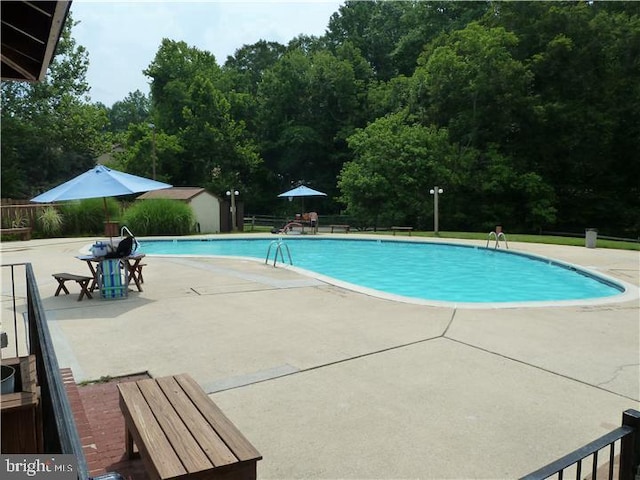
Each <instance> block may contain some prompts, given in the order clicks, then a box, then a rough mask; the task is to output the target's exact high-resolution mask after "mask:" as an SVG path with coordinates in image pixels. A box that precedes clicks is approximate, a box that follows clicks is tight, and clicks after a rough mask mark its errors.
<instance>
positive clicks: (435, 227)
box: [429, 185, 444, 234]
mask: <svg viewBox="0 0 640 480" xmlns="http://www.w3.org/2000/svg"><path fill="white" fill-rule="evenodd" d="M429 193H430V194H431V195H433V233H435V234H437V233H438V195H439V194H441V193H444V190H442V189H441V188H439V187H438V186H437V185H436V186H435V187H433V188H432V189H431V190H429Z"/></svg>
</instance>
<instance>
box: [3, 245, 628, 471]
mask: <svg viewBox="0 0 640 480" xmlns="http://www.w3.org/2000/svg"><path fill="white" fill-rule="evenodd" d="M337 237H339V235H333V236H332V238H337ZM348 238H354V235H352V234H349V236H348ZM376 238H379V237H376ZM89 243H91V239H89V240H88V239H75V240H65V241H61V240H46V241H44V240H41V241H36V240H33V241H28V242H11V243H5V244H2V257H3V258H2V260H3V263H10V262H19V261H29V262H31V263H32V264H33V267H34V270H35V273H36V277H37V279H38V284H39V288H40V294H41V296H42V298H43V304H44V307H45V310H46V311H47V315H48V319H49V324H50V327H51V331H52V334H53V336H54V343H55V346H56V351H57V354H58V357H59V362H60V366H61V367H70V368H72V369H73V373H74V376H75V378H76V380H78V381H81V380H85V379H87V380H88V379H96V378H99V377H101V376H105V375H110V376H118V375H128V374H132V373H137V372H144V371H148V372H149V373H150V374H151V375H153V376H162V375H168V374H174V373H179V372H188V373H190V374H191V375H192V376H193V377H194V378H195V379H196V380H197V381H198V382H199V383H200V384H201V385H202V386H203V387H204V388H205V390H206V391H208V392H211V397H212V398H213V399H214V400H215V401H216V402H217V403H218V404H219V405H220V407H221V408H222V409H223V410H224V411H225V413H227V414H228V415H229V416H230V417H231V418H232V420H234V422H236V424H237V425H238V426H239V428H240V430H241V431H243V433H245V434H246V435H247V437H248V438H249V439H251V441H252V442H253V443H254V444H255V445H256V447H257V448H258V450H259V451H260V452H261V453H262V454H263V456H264V460H263V461H261V462H260V463H259V466H258V473H259V476H260V477H261V478H318V479H329V478H384V479H387V478H515V477H517V476H520V475H523V474H525V473H528V472H529V471H531V470H533V469H535V468H538V467H540V466H542V465H543V464H545V463H548V462H549V461H551V460H554V459H555V458H557V457H558V456H560V455H563V454H565V453H567V452H569V451H571V450H573V449H574V448H577V447H579V446H581V445H583V444H585V443H587V442H588V441H590V440H592V439H594V438H596V437H598V436H600V435H602V434H603V433H606V432H607V431H609V430H611V429H613V428H615V427H616V426H618V425H619V424H620V419H621V415H622V411H623V410H625V409H627V408H638V406H639V401H640V385H639V377H640V361H639V359H638V352H639V339H640V325H639V313H640V312H639V310H640V309H639V304H638V297H637V286H638V283H639V282H638V265H639V253H638V252H630V251H616V250H605V249H586V248H583V247H563V246H549V245H537V244H517V243H516V244H513V243H512V244H510V247H511V249H512V250H520V251H526V252H530V253H535V254H538V255H544V256H548V257H552V258H555V259H559V260H563V261H568V262H571V263H575V264H579V265H582V266H584V267H588V268H590V269H593V270H596V271H599V272H601V273H604V274H606V275H609V276H611V277H615V278H618V279H621V280H623V281H625V282H627V283H630V284H633V285H635V290H634V294H635V297H633V298H631V299H630V300H628V301H624V302H619V303H610V304H602V305H591V306H589V305H582V306H565V307H538V308H509V309H487V308H483V309H469V308H464V309H460V308H453V307H446V306H425V305H412V304H405V303H398V302H395V301H391V300H386V299H380V298H374V297H371V296H368V295H364V294H362V293H358V292H354V291H349V290H346V289H343V288H341V287H338V286H333V285H329V284H326V283H324V282H321V281H319V280H316V279H314V278H311V277H308V276H303V275H300V274H299V273H297V272H295V271H291V270H287V269H284V268H273V267H271V266H265V265H264V264H262V263H260V262H253V261H248V260H247V261H244V260H230V259H220V258H206V259H196V258H176V257H173V258H172V257H148V258H147V261H146V263H147V264H148V266H147V267H145V270H144V278H145V284H144V292H141V293H138V292H133V293H131V294H130V296H129V298H128V299H126V300H119V301H101V300H98V299H94V300H84V301H82V302H77V301H76V299H77V295H70V296H66V297H65V296H60V297H54V296H53V293H54V291H55V287H56V282H55V280H54V279H53V278H52V277H51V273H54V272H58V271H69V272H72V273H79V274H84V273H86V272H85V271H84V269H85V268H86V266H85V265H84V264H83V263H81V262H80V261H78V260H75V259H74V258H73V256H74V255H76V254H78V251H79V249H81V248H82V247H84V246H86V245H87V244H89ZM460 243H474V242H460ZM475 244H478V245H482V246H484V242H475ZM7 288H8V287H7V285H6V278H4V277H3V293H6V291H7ZM72 293H73V292H72ZM5 321H6V320H5V315H3V323H4V322H5Z"/></svg>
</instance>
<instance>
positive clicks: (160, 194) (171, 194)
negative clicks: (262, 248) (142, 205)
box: [138, 187, 206, 200]
mask: <svg viewBox="0 0 640 480" xmlns="http://www.w3.org/2000/svg"><path fill="white" fill-rule="evenodd" d="M202 192H206V190H205V189H204V188H202V187H171V188H164V189H162V190H154V191H152V192H146V193H143V194H142V195H140V196H139V197H138V198H140V199H142V200H146V199H148V198H169V199H171V200H191V199H192V198H194V197H197V196H198V195H200V194H201V193H202Z"/></svg>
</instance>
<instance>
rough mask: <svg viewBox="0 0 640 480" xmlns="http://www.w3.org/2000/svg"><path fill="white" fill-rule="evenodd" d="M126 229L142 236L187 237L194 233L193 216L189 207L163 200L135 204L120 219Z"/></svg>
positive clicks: (181, 203) (149, 200)
mask: <svg viewBox="0 0 640 480" xmlns="http://www.w3.org/2000/svg"><path fill="white" fill-rule="evenodd" d="M122 221H123V223H124V224H126V225H127V227H128V228H129V229H130V230H131V231H133V232H135V233H136V235H138V236H142V235H188V234H190V233H194V232H195V216H194V213H193V210H192V209H191V207H190V206H189V205H187V204H186V203H184V202H180V201H178V200H169V199H164V198H157V199H148V200H142V201H138V202H135V203H134V204H133V205H132V206H131V207H129V208H128V209H127V211H126V212H125V213H124V216H123V217H122Z"/></svg>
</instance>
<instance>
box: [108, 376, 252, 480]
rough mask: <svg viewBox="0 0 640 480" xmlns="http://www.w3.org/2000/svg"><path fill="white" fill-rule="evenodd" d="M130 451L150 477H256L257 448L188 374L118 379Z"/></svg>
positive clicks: (130, 454)
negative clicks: (139, 459)
mask: <svg viewBox="0 0 640 480" xmlns="http://www.w3.org/2000/svg"><path fill="white" fill-rule="evenodd" d="M118 390H119V392H120V409H121V410H122V413H123V415H124V421H125V430H126V452H127V455H128V456H129V458H132V457H133V455H134V452H133V444H134V443H135V445H136V446H137V447H138V451H139V454H140V456H141V457H142V461H143V462H144V465H145V468H146V469H147V473H148V474H149V476H150V478H152V479H169V478H180V479H189V478H198V479H203V478H207V479H224V480H227V479H255V478H256V463H257V461H258V460H261V459H262V456H261V455H260V453H258V451H257V450H256V449H255V448H254V447H253V445H251V443H249V441H248V440H247V439H246V438H245V437H244V436H243V435H242V433H240V431H239V430H238V429H237V428H236V427H235V425H234V424H233V423H231V421H230V420H229V419H228V418H227V417H226V416H225V415H224V413H222V411H221V410H220V409H219V408H218V407H217V406H216V405H215V404H214V403H213V401H211V399H210V398H209V397H208V396H207V395H206V393H205V392H204V391H203V390H202V388H200V386H199V385H198V384H197V383H196V382H195V381H194V380H193V379H192V378H191V377H190V376H189V375H187V374H184V373H183V374H180V375H174V376H169V377H162V378H148V379H144V380H138V381H136V382H126V383H120V384H118Z"/></svg>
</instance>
